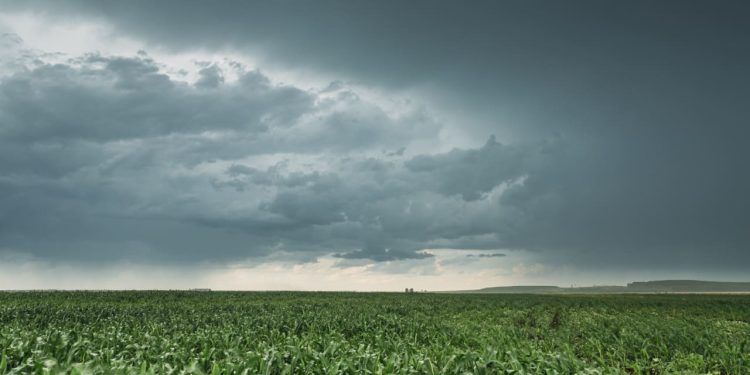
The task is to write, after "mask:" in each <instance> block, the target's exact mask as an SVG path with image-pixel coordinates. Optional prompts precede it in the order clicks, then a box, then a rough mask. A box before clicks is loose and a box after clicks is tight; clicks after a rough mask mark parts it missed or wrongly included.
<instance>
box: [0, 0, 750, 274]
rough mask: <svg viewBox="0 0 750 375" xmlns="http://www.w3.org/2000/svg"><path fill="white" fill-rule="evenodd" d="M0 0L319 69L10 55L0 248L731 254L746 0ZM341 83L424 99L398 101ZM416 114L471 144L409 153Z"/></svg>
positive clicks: (739, 237)
mask: <svg viewBox="0 0 750 375" xmlns="http://www.w3.org/2000/svg"><path fill="white" fill-rule="evenodd" d="M2 7H7V8H6V9H8V10H9V11H18V10H30V11H33V12H37V13H39V14H42V15H45V14H46V15H48V16H49V15H52V14H54V15H55V16H57V17H61V18H64V19H68V18H67V17H69V19H76V20H84V21H85V20H98V21H101V22H105V23H107V24H110V25H112V26H113V27H114V28H115V30H117V32H119V33H122V34H123V35H127V36H129V37H132V38H136V39H138V40H143V41H145V42H146V45H147V47H154V46H158V47H160V48H166V49H168V50H171V51H186V50H192V49H195V48H200V49H204V50H210V51H214V52H217V53H221V52H222V51H226V50H236V51H240V52H243V53H247V54H249V55H253V56H257V58H258V59H259V60H262V61H263V62H264V63H265V64H268V65H274V66H280V67H284V68H288V69H292V70H294V69H299V70H305V71H312V72H315V73H320V74H323V75H327V76H333V77H334V79H336V81H334V82H332V83H331V85H330V86H328V87H327V88H326V89H324V90H321V91H317V92H316V91H314V90H306V89H302V88H299V87H295V86H294V85H290V84H288V85H280V84H275V83H273V82H272V81H271V80H270V79H269V78H268V77H267V76H266V75H265V74H264V73H262V72H261V71H242V70H240V71H238V72H237V73H238V74H239V76H240V79H239V80H238V81H236V82H234V81H230V80H228V79H227V75H226V74H225V73H227V72H225V71H223V70H222V69H223V68H221V67H220V66H218V65H215V64H212V63H211V62H207V63H205V64H203V65H201V66H200V72H199V79H198V81H197V82H195V83H193V84H190V83H184V82H179V81H176V80H174V79H172V78H170V77H169V76H168V75H166V74H165V73H164V72H163V71H162V70H160V69H159V64H158V62H157V61H154V60H153V59H152V58H150V57H149V56H148V55H147V54H141V55H139V56H135V57H113V56H102V55H97V54H92V55H88V56H83V57H79V58H74V59H71V60H70V61H66V62H64V63H60V64H51V63H50V64H45V63H41V64H32V63H28V64H26V65H24V67H23V68H18V67H16V68H14V69H16V72H15V73H14V74H12V75H7V76H5V77H3V79H2V81H0V124H2V126H0V171H2V179H1V180H0V191H2V192H3V193H5V194H3V195H2V196H3V197H4V198H0V205H2V207H3V208H4V209H3V210H2V211H0V212H2V213H0V224H2V226H0V228H2V229H0V240H1V241H2V243H0V246H3V247H8V248H21V249H28V250H29V251H34V252H37V253H39V254H42V255H45V256H52V255H53V250H51V249H53V244H55V246H57V248H60V249H62V248H64V249H66V250H64V251H63V250H60V251H59V253H60V254H64V253H71V254H73V252H75V251H78V252H82V254H84V253H86V252H87V251H88V252H90V253H92V254H93V253H96V254H103V255H101V256H102V257H104V258H106V257H107V256H108V255H106V254H112V253H116V252H118V251H121V250H118V249H122V251H123V252H125V253H127V251H132V252H134V254H135V252H140V253H139V254H142V256H143V257H144V258H149V259H151V258H159V257H161V258H163V259H166V260H169V259H177V258H180V259H188V260H190V259H192V260H195V259H206V258H222V259H239V258H242V257H243V256H248V255H264V254H270V253H274V252H276V251H279V249H283V250H284V251H289V252H290V253H295V252H296V253H299V254H306V257H307V259H309V254H323V253H335V254H339V256H340V257H342V259H345V258H366V259H372V260H378V261H384V260H393V259H400V258H418V257H422V256H428V255H426V254H424V253H421V252H420V250H422V249H429V248H458V249H483V250H495V249H501V248H502V249H526V250H530V251H534V252H535V253H537V254H542V256H543V257H544V258H545V259H547V260H548V261H550V262H553V263H554V262H557V263H571V264H573V265H578V266H582V267H583V266H591V265H595V266H597V267H598V268H599V269H601V268H606V267H610V268H648V267H653V268H660V269H695V270H701V269H712V270H717V269H718V270H729V269H732V270H738V269H739V270H742V269H747V267H748V266H750V252H749V251H748V244H750V231H748V230H747V228H748V227H750V220H749V219H748V215H747V212H749V211H750V197H748V194H747V192H748V191H750V173H748V169H747V168H746V160H750V152H748V148H747V147H746V145H745V143H746V139H748V137H749V136H750V132H749V130H748V128H747V126H746V123H747V120H748V117H749V115H750V113H749V112H748V109H747V105H746V103H745V102H746V101H747V98H748V97H750V75H748V74H747V72H746V70H747V66H750V53H749V52H748V51H750V50H748V49H747V48H746V46H747V45H748V44H749V43H750V26H748V23H747V22H746V20H747V18H748V16H750V7H748V6H747V5H746V4H745V3H744V2H734V1H720V2H713V3H707V2H697V1H696V2H693V1H665V2H659V3H654V2H650V1H631V2H627V3H609V2H598V1H597V2H594V1H576V2H565V3H562V2H542V3H535V4H528V3H520V2H506V3H497V2H475V3H472V4H468V5H467V4H463V3H459V2H409V3H403V2H379V3H371V4H364V3H350V2H322V3H267V4H247V3H233V2H224V3H219V4H215V3H211V4H209V3H205V2H179V3H177V4H174V3H170V2H159V3H155V4H154V3H151V2H149V3H145V2H135V3H133V2H129V3H127V4H123V3H119V2H96V3H91V2H79V1H63V2H46V1H33V2H6V3H4V4H3V5H2ZM6 39H7V38H6ZM11 42H12V41H9V42H8V43H11ZM13 43H16V44H17V42H13ZM13 43H11V44H13ZM24 53H26V52H24ZM20 54H21V53H20V52H19V55H20ZM27 57H28V56H27ZM31 57H34V56H31ZM346 82H356V83H358V84H362V85H365V86H370V87H376V88H378V89H382V90H384V91H385V92H387V93H406V94H407V95H421V96H422V97H423V98H424V99H425V100H426V102H428V103H429V104H430V105H427V106H425V107H417V106H415V107H413V108H410V110H409V111H408V112H407V113H406V114H403V113H402V114H398V115H395V114H393V113H392V112H391V111H389V110H388V109H387V108H384V107H383V106H381V105H379V104H378V103H375V102H374V101H372V100H369V99H367V98H366V97H363V96H361V95H360V94H359V93H358V92H357V90H356V89H353V88H351V87H350V86H349V85H348V84H347V83H346ZM438 113H449V114H451V115H452V116H453V117H452V118H454V120H453V121H454V122H455V123H452V124H449V125H448V126H450V127H452V128H453V129H454V130H456V129H458V130H460V131H463V132H465V133H466V134H469V135H470V136H472V137H473V138H474V139H481V140H486V141H484V143H481V142H478V143H476V144H477V146H475V147H466V146H465V147H462V148H456V149H454V150H452V151H448V152H437V151H435V152H427V151H425V147H424V146H422V148H421V149H420V152H416V153H415V152H414V151H413V150H414V145H415V143H417V142H419V141H421V142H423V143H422V144H423V145H424V143H425V142H427V143H429V142H435V141H436V140H437V139H438V138H439V134H440V133H439V132H440V130H441V126H443V125H444V124H442V123H440V122H438V121H437V120H435V119H436V118H439V117H440V116H439V115H438ZM455 119H457V120H455ZM443 129H444V128H443ZM491 134H496V137H490V135H491ZM488 138H489V139H488ZM92 217H97V218H102V219H96V220H94V219H91V218H92ZM105 218H106V219H105ZM70 219H73V220H70ZM63 222H64V223H66V224H65V225H61V224H59V223H63ZM144 223H152V224H149V225H146V224H144ZM162 225H163V226H165V228H167V229H164V230H159V229H158V228H160V227H161V226H162ZM53 228H64V229H59V230H57V229H53ZM107 228H109V229H107ZM114 228H122V231H116V230H115V229H114ZM94 232H95V233H97V234H96V235H94V237H95V238H93V239H92V238H90V237H89V236H90V235H89V233H94ZM176 233H182V235H177V234H176ZM184 233H189V235H185V234H184ZM171 234H173V235H174V237H172V236H171ZM83 239H87V240H86V241H84V240H83ZM113 239H115V240H113ZM222 239H223V240H222ZM45 241H46V242H45ZM84 242H86V243H88V245H86V244H84ZM59 244H62V245H59ZM125 244H128V245H127V246H126V245H125ZM212 244H213V245H212ZM218 244H220V245H218ZM128 246H129V247H128ZM217 247H219V248H220V249H221V250H215V248H217ZM206 248H212V250H211V251H206ZM38 249H49V250H38ZM74 249H75V250H74ZM85 249H90V250H85ZM94 249H98V250H94ZM102 249H105V250H102ZM386 250H387V251H386ZM61 256H62V255H61ZM83 256H84V255H81V257H83ZM86 256H90V254H89V255H86Z"/></svg>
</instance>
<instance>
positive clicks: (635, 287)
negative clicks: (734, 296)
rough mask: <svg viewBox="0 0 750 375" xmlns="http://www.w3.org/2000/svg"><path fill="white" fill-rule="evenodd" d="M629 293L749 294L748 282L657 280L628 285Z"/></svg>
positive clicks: (749, 284)
mask: <svg viewBox="0 0 750 375" xmlns="http://www.w3.org/2000/svg"><path fill="white" fill-rule="evenodd" d="M627 290H628V291H629V292H657V293H707V292H750V282H725V281H700V280H659V281H640V282H633V283H629V284H628V286H627Z"/></svg>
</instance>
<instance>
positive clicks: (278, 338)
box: [0, 291, 750, 374]
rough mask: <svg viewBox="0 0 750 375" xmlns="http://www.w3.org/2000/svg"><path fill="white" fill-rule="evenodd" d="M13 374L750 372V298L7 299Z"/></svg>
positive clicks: (36, 295)
mask: <svg viewBox="0 0 750 375" xmlns="http://www.w3.org/2000/svg"><path fill="white" fill-rule="evenodd" d="M0 355H1V356H2V357H1V358H0V374H22V373H23V374H25V373H40V374H42V373H51V374H57V373H71V374H86V373H93V374H98V373H106V374H110V373H116V374H124V373H128V374H342V373H343V374H707V373H709V374H750V296H738V295H487V294H485V295H478V294H474V295H472V294H430V293H412V294H407V293H303V292H182V291H169V292H166V291H154V292H141V291H133V292H2V293H0Z"/></svg>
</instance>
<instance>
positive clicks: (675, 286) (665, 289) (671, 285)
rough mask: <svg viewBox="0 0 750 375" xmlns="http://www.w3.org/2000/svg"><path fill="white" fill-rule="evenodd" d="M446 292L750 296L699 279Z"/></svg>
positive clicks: (747, 289) (739, 288) (736, 287)
mask: <svg viewBox="0 0 750 375" xmlns="http://www.w3.org/2000/svg"><path fill="white" fill-rule="evenodd" d="M450 293H506V294H514V293H515V294H518V293H531V294H564V293H592V294H594V293H750V282H725V281H701V280H656V281H636V282H632V283H628V285H626V286H620V285H604V286H586V287H571V288H561V287H559V286H552V285H517V286H498V287H489V288H482V289H475V290H457V291H453V292H450Z"/></svg>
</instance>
